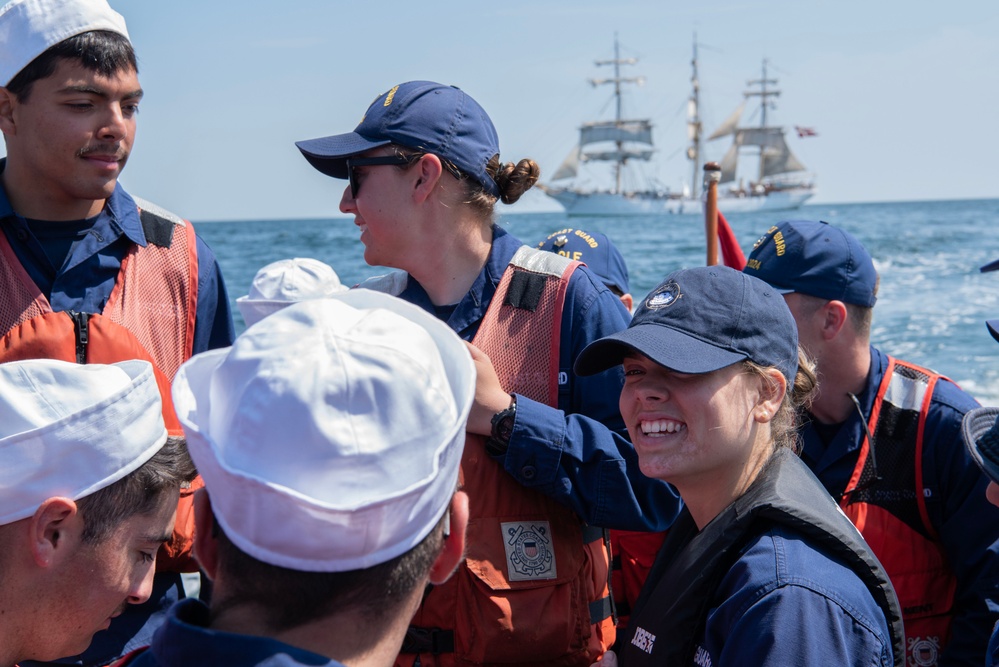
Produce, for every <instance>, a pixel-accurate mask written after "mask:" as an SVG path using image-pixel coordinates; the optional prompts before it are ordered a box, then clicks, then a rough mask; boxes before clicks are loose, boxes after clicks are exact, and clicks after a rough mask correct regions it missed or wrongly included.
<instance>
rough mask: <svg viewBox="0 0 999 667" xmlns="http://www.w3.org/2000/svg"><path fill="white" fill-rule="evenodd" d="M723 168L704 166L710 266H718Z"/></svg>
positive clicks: (705, 214) (705, 221) (705, 210)
mask: <svg viewBox="0 0 999 667" xmlns="http://www.w3.org/2000/svg"><path fill="white" fill-rule="evenodd" d="M719 181H721V167H720V166H718V163H717V162H707V163H705V165H704V235H705V239H706V241H707V248H708V266H715V265H716V264H718V182H719Z"/></svg>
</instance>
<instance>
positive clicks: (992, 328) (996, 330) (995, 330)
mask: <svg viewBox="0 0 999 667" xmlns="http://www.w3.org/2000/svg"><path fill="white" fill-rule="evenodd" d="M985 326H986V327H988V329H989V333H990V334H992V337H993V338H995V339H996V341H999V320H986V321H985Z"/></svg>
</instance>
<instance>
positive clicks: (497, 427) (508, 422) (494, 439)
mask: <svg viewBox="0 0 999 667" xmlns="http://www.w3.org/2000/svg"><path fill="white" fill-rule="evenodd" d="M516 416H517V396H516V395H515V394H510V407H508V408H506V409H505V410H500V411H499V412H497V413H496V414H494V415H493V419H492V433H491V434H490V435H489V438H488V439H487V440H486V451H487V452H488V453H489V455H490V456H503V455H504V454H506V450H507V449H508V448H509V447H510V436H511V435H512V434H513V421H514V419H515V418H516Z"/></svg>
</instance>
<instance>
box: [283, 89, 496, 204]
mask: <svg viewBox="0 0 999 667" xmlns="http://www.w3.org/2000/svg"><path fill="white" fill-rule="evenodd" d="M389 144H395V145H397V146H404V147H406V148H412V149H416V150H420V151H424V152H426V153H433V154H434V155H436V156H437V157H439V158H442V159H444V160H447V161H448V162H450V163H451V164H453V165H454V166H455V167H457V168H458V170H459V171H461V173H463V174H465V175H467V176H469V177H471V178H473V179H475V180H476V181H478V182H479V183H480V184H481V185H482V186H483V187H484V188H485V189H486V191H487V192H489V193H491V194H492V195H494V196H497V197H498V196H499V186H497V185H496V181H495V180H493V179H492V177H490V176H489V174H487V173H486V165H487V164H488V163H489V161H490V160H491V159H492V158H493V156H494V155H498V154H499V152H500V150H499V137H498V136H497V134H496V128H495V127H494V126H493V122H492V121H491V120H490V119H489V115H488V114H486V112H485V109H483V108H482V107H481V106H479V104H478V103H477V102H476V101H475V100H473V99H472V98H471V97H469V96H468V95H467V94H465V93H464V92H463V91H461V90H460V89H458V88H456V87H455V86H445V85H443V84H440V83H434V82H433V81H408V82H406V83H402V84H399V85H398V86H395V87H394V88H391V89H390V90H388V91H386V92H384V93H382V94H381V95H379V96H378V97H377V98H376V99H375V101H374V102H372V103H371V106H369V107H368V110H367V111H366V112H365V113H364V117H363V118H361V122H360V123H359V124H358V126H357V127H356V128H354V131H353V132H347V133H346V134H337V135H333V136H329V137H320V138H318V139H308V140H305V141H298V142H295V145H296V146H298V149H299V150H300V151H302V155H304V156H305V159H306V160H308V161H309V164H311V165H312V166H313V167H315V168H316V169H318V170H319V171H321V172H322V173H324V174H326V175H327V176H332V177H333V178H347V158H348V157H351V156H353V155H357V154H358V153H363V152H365V151H369V150H371V149H373V148H378V147H379V146H387V145H389Z"/></svg>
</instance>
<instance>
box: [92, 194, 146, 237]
mask: <svg viewBox="0 0 999 667" xmlns="http://www.w3.org/2000/svg"><path fill="white" fill-rule="evenodd" d="M103 213H104V214H106V215H101V216H100V219H99V221H98V224H101V223H102V222H105V220H106V221H107V223H108V224H110V225H111V226H112V227H115V228H116V229H117V232H118V233H119V234H124V235H125V236H127V237H128V239H129V240H130V241H131V242H132V243H134V244H136V245H139V246H142V247H145V246H146V233H145V232H144V231H142V221H141V220H140V219H139V207H138V205H137V204H136V203H135V200H134V199H132V197H131V196H130V195H129V194H128V193H127V192H125V189H124V188H123V187H121V183H116V184H115V186H114V192H112V193H111V196H110V197H108V200H107V203H106V204H105V206H104V211H103ZM95 226H96V225H95Z"/></svg>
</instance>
